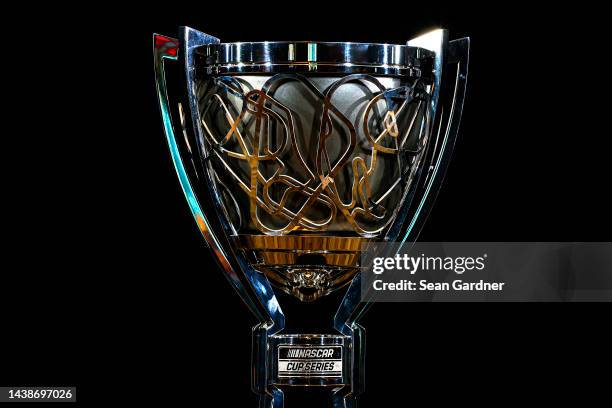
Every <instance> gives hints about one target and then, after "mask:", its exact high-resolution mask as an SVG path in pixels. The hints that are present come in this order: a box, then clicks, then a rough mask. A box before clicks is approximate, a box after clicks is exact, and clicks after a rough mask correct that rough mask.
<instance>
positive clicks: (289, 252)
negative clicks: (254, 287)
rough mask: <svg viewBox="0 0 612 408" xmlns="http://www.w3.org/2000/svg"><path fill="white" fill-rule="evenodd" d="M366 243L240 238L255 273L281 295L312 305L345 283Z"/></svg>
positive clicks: (350, 239)
mask: <svg viewBox="0 0 612 408" xmlns="http://www.w3.org/2000/svg"><path fill="white" fill-rule="evenodd" d="M369 241H370V240H369V239H367V238H362V237H353V236H346V237H345V236H326V235H282V236H273V235H240V236H239V242H240V245H241V247H242V248H243V249H244V251H245V253H246V255H247V256H248V259H249V260H250V261H251V262H252V265H253V267H254V268H255V269H257V270H258V271H259V272H261V273H263V274H265V275H266V277H268V279H269V280H270V282H271V283H272V284H273V285H274V286H276V287H277V288H279V289H281V290H282V291H284V292H285V293H288V294H290V295H292V296H295V297H296V298H298V299H299V300H301V301H303V302H312V301H314V300H317V299H319V298H320V297H322V296H325V295H328V294H330V293H332V292H333V291H335V290H338V289H340V288H342V287H343V286H344V285H346V284H347V283H349V282H350V281H351V279H352V278H353V276H354V275H355V274H356V273H357V272H358V271H359V264H360V256H361V251H362V249H363V248H364V245H365V244H366V243H367V242H369Z"/></svg>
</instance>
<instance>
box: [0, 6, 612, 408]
mask: <svg viewBox="0 0 612 408" xmlns="http://www.w3.org/2000/svg"><path fill="white" fill-rule="evenodd" d="M52 12H55V13H58V14H60V15H61V16H57V17H56V16H55V14H51V13H52ZM46 13H49V14H46ZM69 13H73V14H69ZM602 15H603V12H602V10H598V9H595V8H592V7H591V6H590V5H588V4H586V3H585V4H581V5H579V6H572V7H569V6H568V7H567V8H561V7H560V6H554V7H553V6H541V7H538V6H536V4H535V2H531V3H527V4H525V3H518V2H512V3H506V4H502V3H490V4H484V3H483V4H479V5H476V4H473V5H467V4H461V5H454V6H442V5H439V6H434V5H428V6H424V5H419V4H412V3H408V2H405V3H401V4H397V3H383V2H379V3H363V4H357V3H343V4H340V3H338V4H335V3H332V2H327V3H324V4H317V3H313V2H295V3H289V2H287V3H280V4H273V3H271V2H266V3H251V4H245V5H239V4H238V3H232V4H230V3H229V2H227V4H223V3H217V4H215V5H210V4H206V3H205V2H200V3H199V4H190V5H186V4H180V3H179V2H173V3H166V4H162V5H154V4H148V5H147V6H143V7H140V8H138V9H135V10H128V9H127V5H126V4H123V5H117V4H111V3H99V4H90V5H88V6H87V7H84V6H83V7H77V6H75V7H74V8H72V9H70V10H58V9H57V8H54V9H51V8H40V9H37V10H36V11H33V10H30V11H29V12H27V13H25V14H24V15H23V16H24V17H23V19H22V21H21V23H22V27H21V28H20V29H15V31H13V32H12V34H13V36H12V37H8V38H12V39H13V40H15V39H17V40H19V41H16V43H17V44H18V47H17V48H15V49H14V51H13V53H11V56H10V59H9V61H8V62H7V65H10V67H11V68H13V69H15V70H16V71H20V72H21V73H22V74H25V79H21V80H20V82H18V83H16V84H13V85H18V86H19V89H18V92H17V93H16V94H15V96H14V97H13V101H14V102H13V103H12V105H13V108H14V111H13V113H12V115H10V118H7V120H6V122H7V124H10V125H11V126H14V130H12V131H11V132H10V135H5V136H6V143H5V151H4V154H3V156H4V159H5V160H3V163H2V166H3V170H4V172H3V173H4V174H5V186H6V189H5V191H7V194H6V197H5V202H6V203H7V204H9V209H8V210H7V211H6V212H5V224H6V226H7V228H6V235H5V239H6V241H7V243H8V244H7V245H6V246H5V251H4V252H5V259H6V265H5V268H3V269H5V271H4V272H3V275H2V276H3V277H2V283H1V290H2V297H1V298H0V310H1V311H2V315H3V317H4V318H3V319H2V321H3V323H2V325H3V326H2V327H1V328H0V338H1V339H2V341H3V343H5V345H4V347H3V350H4V352H3V353H2V361H1V362H0V374H2V378H1V381H2V383H3V384H6V385H27V384H30V385H36V384H40V385H77V386H78V389H79V393H78V398H79V400H80V402H81V403H86V402H95V401H100V400H113V399H114V398H115V397H114V396H113V393H116V395H117V398H119V397H120V398H127V399H129V400H130V401H132V402H134V403H136V404H138V405H144V404H145V403H147V404H148V403H152V402H165V403H171V404H173V405H174V404H176V405H179V404H188V403H189V404H200V405H205V406H207V405H210V404H211V402H210V401H211V398H212V397H213V396H215V397H217V398H222V399H223V398H225V399H226V401H227V402H225V403H223V405H231V406H234V405H236V406H238V405H242V406H253V404H254V403H255V399H254V397H253V396H252V395H251V394H250V393H249V381H250V328H251V326H252V325H253V324H254V323H255V320H254V319H253V318H252V317H251V316H249V314H248V312H247V310H246V307H244V305H243V304H242V303H241V301H240V299H239V298H238V296H237V295H236V294H235V293H234V292H233V291H232V289H231V288H230V286H229V285H228V284H227V282H226V281H225V279H224V277H223V276H222V274H221V273H220V271H219V270H217V268H216V266H215V264H214V262H213V260H212V258H211V256H210V255H209V253H208V251H207V250H206V248H205V247H204V244H203V242H202V241H201V238H200V236H199V232H198V231H197V229H196V227H195V224H194V222H193V220H192V218H191V215H190V214H189V211H188V208H187V205H186V203H185V202H184V198H183V196H182V192H181V190H180V187H179V185H178V182H177V180H176V177H175V174H174V170H173V168H172V166H171V163H170V159H169V156H168V153H167V149H166V146H165V141H164V138H163V134H162V128H161V122H160V119H159V111H158V106H157V101H156V96H155V93H154V82H153V67H152V62H153V59H152V55H151V45H152V44H151V42H152V33H153V32H159V33H163V34H167V35H170V36H172V35H176V34H177V29H178V26H179V25H189V26H192V27H194V28H196V29H199V30H201V31H205V32H207V33H209V34H212V35H215V36H217V37H220V38H221V39H222V40H223V41H239V40H243V41H244V40H329V41H334V40H338V41H363V42H389V43H403V42H405V41H406V40H407V39H409V38H412V37H414V36H415V35H417V34H419V33H422V32H424V31H426V30H428V29H430V28H434V27H444V28H448V29H449V30H450V31H451V37H452V38H458V37H462V36H470V37H471V38H472V50H471V62H470V73H469V85H468V92H467V100H466V105H465V109H464V116H463V121H462V124H461V130H460V136H459V141H458V144H457V146H456V149H455V154H454V156H453V160H452V163H451V165H450V168H449V170H448V173H447V177H446V180H445V183H444V185H443V187H442V190H441V192H440V195H439V197H438V200H437V202H436V205H435V207H434V209H433V210H432V213H431V215H430V218H429V220H428V222H427V223H426V226H425V228H424V230H423V232H422V234H421V239H422V240H424V241H610V240H612V236H611V233H610V231H611V230H610V225H611V223H610V214H609V212H610V208H612V205H611V199H610V197H609V190H610V181H609V180H610V175H611V171H610V167H609V166H610V164H609V163H610V160H609V155H610V149H609V147H610V143H609V138H610V132H609V130H608V126H607V119H608V115H609V114H608V109H609V102H607V101H606V98H605V96H606V95H607V92H608V86H607V83H606V76H607V73H606V67H607V62H606V61H605V57H606V54H608V51H607V50H608V48H609V46H607V40H606V32H607V30H606V22H605V21H602V18H601V17H602ZM35 17H36V19H35ZM60 17H63V18H60ZM39 20H44V22H45V24H43V23H40V22H39ZM24 27H29V28H30V29H31V28H35V29H33V30H32V31H31V32H28V33H27V35H28V37H27V40H26V36H25V35H24V31H29V29H28V30H24ZM30 36H31V38H30ZM23 50H31V51H27V52H24V51H23ZM11 78H13V77H11V76H7V77H5V81H7V86H8V85H11V84H10V82H12V81H11ZM15 78H17V76H15ZM16 82H17V81H16ZM7 133H8V132H7ZM603 309H604V308H603V307H602V305H592V304H578V305H576V304H574V305H567V304H377V305H375V306H374V307H373V308H372V309H371V310H370V311H369V313H368V314H367V315H366V317H365V319H364V320H363V325H364V326H365V327H366V329H367V333H368V337H367V341H368V344H367V391H366V393H365V394H364V395H363V398H362V402H363V406H365V407H373V406H378V405H379V406H383V405H385V406H386V405H388V406H395V405H399V406H407V405H409V404H411V403H418V402H417V399H424V400H425V401H427V402H430V403H432V404H438V403H442V402H448V401H453V402H454V403H457V402H459V403H475V402H484V403H488V404H498V403H499V402H500V401H504V402H510V403H521V404H525V403H536V402H541V403H546V404H548V403H551V402H552V400H553V399H554V400H558V399H559V398H561V399H563V400H566V399H568V398H569V397H571V396H575V397H578V398H580V401H581V402H580V403H581V404H585V403H587V402H586V399H587V398H591V397H594V396H596V395H598V394H600V393H601V392H602V391H604V390H605V389H604V388H603V381H605V379H606V378H607V379H608V380H609V361H610V353H611V351H610V344H611V343H610V335H609V333H608V329H609V326H610V314H609V309H608V308H605V309H606V310H603ZM584 380H586V381H587V382H588V385H587V387H586V388H585V387H584V386H582V385H581V382H582V381H584ZM491 393H492V394H493V395H494V397H491V396H490V395H491ZM296 405H297V404H296Z"/></svg>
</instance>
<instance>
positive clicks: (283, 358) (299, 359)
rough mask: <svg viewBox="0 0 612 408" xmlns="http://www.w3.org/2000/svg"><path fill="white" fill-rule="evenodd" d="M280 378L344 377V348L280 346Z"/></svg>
mask: <svg viewBox="0 0 612 408" xmlns="http://www.w3.org/2000/svg"><path fill="white" fill-rule="evenodd" d="M278 376H279V377H342V346H321V345H319V346H304V345H293V346H279V347H278Z"/></svg>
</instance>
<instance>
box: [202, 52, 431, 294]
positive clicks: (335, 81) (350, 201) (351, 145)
mask: <svg viewBox="0 0 612 408" xmlns="http://www.w3.org/2000/svg"><path fill="white" fill-rule="evenodd" d="M419 52H421V53H422V52H424V50H422V49H417V48H414V47H408V46H401V45H388V44H356V43H311V42H273V43H270V42H265V43H220V44H208V45H204V46H201V47H200V48H199V49H198V50H197V52H196V55H197V56H198V60H197V63H196V69H197V76H196V78H197V80H196V92H195V95H196V96H197V99H198V109H199V117H200V119H201V124H200V125H201V126H200V129H199V133H200V135H199V136H200V145H201V146H200V148H201V149H202V152H201V153H202V157H204V163H205V165H206V166H207V170H208V172H209V174H211V178H212V179H213V181H214V184H215V185H214V190H215V192H216V194H217V196H218V197H219V198H220V200H219V201H220V202H221V203H222V205H221V208H219V211H220V212H222V215H223V217H222V218H224V219H225V220H226V223H227V228H228V229H229V230H230V231H231V235H232V240H234V243H235V246H236V248H238V250H239V251H241V252H242V255H243V256H244V258H245V259H246V260H247V261H248V262H249V263H250V264H251V265H252V266H253V267H254V268H255V269H256V270H257V271H259V272H260V273H263V274H265V275H266V276H267V277H268V279H269V280H270V282H271V283H272V284H273V285H275V286H276V287H278V288H280V289H281V290H283V291H285V292H286V293H289V294H291V295H293V296H295V297H297V298H298V299H300V300H302V301H312V300H316V299H318V298H319V297H321V296H324V295H326V294H329V293H331V292H332V291H334V290H337V289H339V288H341V287H343V286H344V285H345V284H347V283H349V282H350V281H351V278H352V277H353V276H354V274H355V273H356V272H358V271H359V268H360V253H361V251H362V250H364V249H365V248H366V246H367V244H368V243H369V242H371V241H373V240H384V239H385V236H386V234H387V233H388V231H389V229H390V226H391V225H392V223H393V221H394V220H395V218H396V216H397V214H398V211H399V210H400V208H401V207H402V203H403V202H404V200H405V199H406V195H407V192H408V190H409V187H410V185H411V183H412V181H413V179H414V177H415V173H416V171H417V169H418V168H419V163H420V161H421V159H422V156H423V151H424V150H425V146H426V143H427V135H428V133H429V127H430V118H429V117H428V112H429V111H428V109H427V103H428V97H429V95H430V93H429V92H428V91H429V90H430V89H429V88H427V87H428V86H430V84H429V83H428V78H426V77H424V76H423V75H422V72H426V71H427V70H426V69H424V67H422V66H421V65H422V64H423V61H425V60H426V59H424V58H422V57H423V56H422V55H417V54H418V53H419Z"/></svg>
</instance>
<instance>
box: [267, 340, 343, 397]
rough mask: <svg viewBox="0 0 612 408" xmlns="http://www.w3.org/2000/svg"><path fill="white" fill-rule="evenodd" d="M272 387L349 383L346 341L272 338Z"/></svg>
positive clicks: (340, 384)
mask: <svg viewBox="0 0 612 408" xmlns="http://www.w3.org/2000/svg"><path fill="white" fill-rule="evenodd" d="M270 341H271V343H272V344H271V345H272V347H271V349H272V350H273V353H274V354H273V356H272V359H273V364H272V378H273V382H272V384H273V385H274V386H277V387H280V386H336V387H337V386H343V385H347V384H349V381H348V378H349V373H350V370H349V367H350V361H351V347H350V338H349V337H347V336H341V335H332V334H281V335H275V336H272V338H271V339H270Z"/></svg>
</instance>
